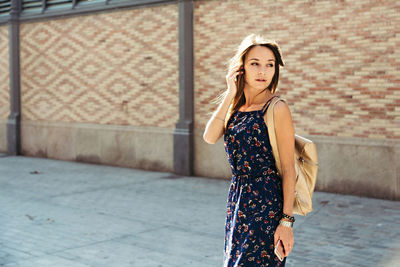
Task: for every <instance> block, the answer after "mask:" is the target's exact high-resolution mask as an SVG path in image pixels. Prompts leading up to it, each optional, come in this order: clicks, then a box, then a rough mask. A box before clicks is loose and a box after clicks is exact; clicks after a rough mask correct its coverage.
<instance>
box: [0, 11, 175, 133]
mask: <svg viewBox="0 0 400 267" xmlns="http://www.w3.org/2000/svg"><path fill="white" fill-rule="evenodd" d="M3 35H4V34H1V36H3ZM20 36H21V95H22V100H21V104H22V120H30V121H52V122H85V123H94V124H113V125H131V126H157V127H164V128H174V127H175V123H176V121H177V120H178V9H177V5H175V4H174V5H163V6H158V7H151V8H139V9H126V10H123V11H111V12H110V11H108V12H104V13H100V14H90V15H87V16H82V15H80V16H76V17H72V18H62V19H55V20H54V19H52V20H47V21H38V22H33V23H22V24H21V33H20ZM2 65H3V64H2ZM2 67H3V66H2ZM7 88H8V87H7ZM1 96H2V94H1ZM0 101H1V100H0ZM2 109H3V108H2ZM2 109H1V110H0V115H1V116H3V114H2V113H4V112H3V111H2Z"/></svg>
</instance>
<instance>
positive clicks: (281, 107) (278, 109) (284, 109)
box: [264, 98, 291, 121]
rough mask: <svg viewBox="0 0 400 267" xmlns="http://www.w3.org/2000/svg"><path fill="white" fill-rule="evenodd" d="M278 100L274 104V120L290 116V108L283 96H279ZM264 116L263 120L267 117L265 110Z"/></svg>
mask: <svg viewBox="0 0 400 267" xmlns="http://www.w3.org/2000/svg"><path fill="white" fill-rule="evenodd" d="M280 100H281V101H278V102H276V103H275V105H274V111H273V112H274V121H276V120H277V119H278V120H281V119H285V118H288V117H291V112H290V108H289V105H288V104H287V102H286V100H285V99H283V98H280ZM264 118H265V120H266V119H267V112H265V114H264Z"/></svg>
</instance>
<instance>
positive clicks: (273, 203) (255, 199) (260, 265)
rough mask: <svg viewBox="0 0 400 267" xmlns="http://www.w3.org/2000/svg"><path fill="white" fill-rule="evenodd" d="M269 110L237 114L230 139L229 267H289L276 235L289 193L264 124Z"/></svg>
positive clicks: (226, 266) (229, 127) (226, 257)
mask: <svg viewBox="0 0 400 267" xmlns="http://www.w3.org/2000/svg"><path fill="white" fill-rule="evenodd" d="M268 102H269V101H268ZM268 102H267V103H268ZM267 103H266V105H267ZM266 105H264V108H265V106H266ZM264 108H263V109H261V110H255V111H236V112H235V113H233V114H232V116H231V117H230V119H229V121H228V124H227V129H226V132H225V134H224V146H225V151H226V153H227V156H228V161H229V164H230V167H231V170H232V180H231V184H230V188H229V193H228V198H227V209H226V220H225V244H224V265H223V266H224V267H236V266H245V267H250V266H257V267H265V266H281V267H283V266H285V262H286V258H285V259H284V260H283V261H282V262H281V261H279V259H278V258H277V257H276V256H275V254H274V233H275V230H276V227H277V226H278V224H279V220H280V218H281V214H282V210H283V192H282V182H281V179H280V177H279V176H278V174H277V170H276V167H275V159H274V157H273V154H272V148H271V145H270V143H269V136H268V129H267V125H266V124H265V121H264V114H265V110H264Z"/></svg>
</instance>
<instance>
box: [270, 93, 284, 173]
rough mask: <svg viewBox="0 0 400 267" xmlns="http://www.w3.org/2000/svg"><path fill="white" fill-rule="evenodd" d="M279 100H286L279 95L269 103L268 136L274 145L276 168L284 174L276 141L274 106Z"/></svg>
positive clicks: (272, 145) (273, 152)
mask: <svg viewBox="0 0 400 267" xmlns="http://www.w3.org/2000/svg"><path fill="white" fill-rule="evenodd" d="M278 101H284V102H286V101H285V100H284V99H282V98H280V97H277V98H275V99H274V100H272V102H271V104H270V105H269V106H270V108H268V110H267V129H268V136H269V142H270V144H271V147H272V154H273V155H274V158H275V166H276V169H277V170H278V174H279V175H281V174H282V167H281V160H280V158H279V151H278V144H277V142H276V134H275V125H274V106H275V104H276V103H278Z"/></svg>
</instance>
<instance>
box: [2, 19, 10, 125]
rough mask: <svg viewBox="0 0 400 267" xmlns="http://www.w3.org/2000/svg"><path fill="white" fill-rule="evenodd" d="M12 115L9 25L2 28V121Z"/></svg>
mask: <svg viewBox="0 0 400 267" xmlns="http://www.w3.org/2000/svg"><path fill="white" fill-rule="evenodd" d="M9 114H10V70H9V50H8V25H5V26H0V120H6V119H7V118H8V115H9Z"/></svg>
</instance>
